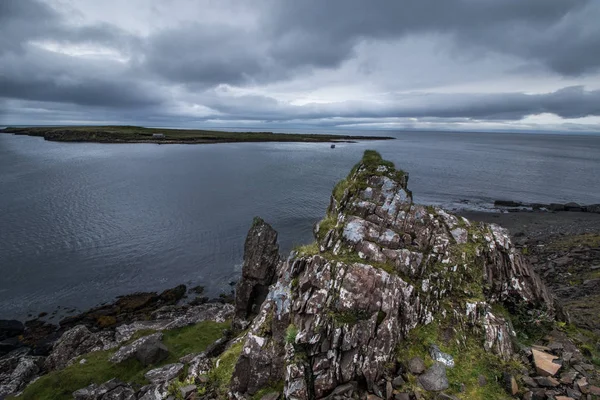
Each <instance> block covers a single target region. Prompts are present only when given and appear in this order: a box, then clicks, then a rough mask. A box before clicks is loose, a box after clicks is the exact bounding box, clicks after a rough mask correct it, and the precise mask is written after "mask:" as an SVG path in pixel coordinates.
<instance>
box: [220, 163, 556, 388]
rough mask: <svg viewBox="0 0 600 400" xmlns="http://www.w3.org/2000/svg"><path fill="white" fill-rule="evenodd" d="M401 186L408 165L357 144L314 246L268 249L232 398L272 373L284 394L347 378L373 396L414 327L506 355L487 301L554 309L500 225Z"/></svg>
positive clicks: (500, 319) (501, 328) (499, 318)
mask: <svg viewBox="0 0 600 400" xmlns="http://www.w3.org/2000/svg"><path fill="white" fill-rule="evenodd" d="M407 184H408V174H407V173H405V172H403V171H401V170H397V169H396V168H395V167H394V165H393V164H392V163H390V162H389V161H385V160H383V159H382V158H381V156H380V155H379V154H378V153H376V152H374V151H367V152H365V155H364V157H363V159H362V160H361V162H360V163H359V164H357V165H356V166H355V167H354V168H353V169H352V171H351V172H350V174H349V175H348V177H347V178H346V179H345V180H343V181H342V182H340V183H339V184H338V185H336V187H335V188H334V190H333V194H332V196H331V200H330V205H329V208H328V210H327V215H326V217H325V218H324V219H323V220H322V221H321V222H320V223H318V224H317V226H316V227H315V237H316V240H317V242H316V245H315V246H306V247H304V248H302V250H301V251H299V252H293V253H292V254H291V256H290V257H289V258H288V259H287V260H285V261H283V260H281V259H279V258H277V259H276V258H274V257H273V256H272V255H270V256H269V257H267V260H268V261H269V263H271V264H272V263H273V262H275V261H277V267H276V271H277V272H276V276H275V278H274V283H273V284H272V285H271V287H270V290H269V292H268V294H267V295H266V298H265V301H264V302H263V303H262V305H261V306H260V309H259V310H258V313H257V315H256V317H255V318H254V319H253V320H252V322H251V323H250V326H249V328H248V331H247V333H246V334H245V337H244V339H243V347H242V351H241V353H240V356H239V359H238V360H237V363H236V366H235V369H234V372H233V376H232V381H231V387H230V395H231V396H233V397H237V398H241V397H242V396H252V395H254V394H255V393H257V392H259V390H261V389H263V388H265V387H268V386H270V385H273V384H274V383H276V382H281V381H283V382H285V389H284V395H285V396H286V398H289V399H318V398H322V397H325V396H327V395H329V394H331V393H332V392H333V391H334V389H335V388H336V387H339V386H341V385H344V384H347V383H350V382H354V383H356V382H358V384H359V385H360V386H362V387H364V388H365V389H366V390H369V391H371V392H374V393H380V394H382V396H383V392H384V391H385V388H386V384H385V381H384V378H385V377H389V376H396V375H393V374H395V372H396V369H397V368H398V365H397V362H396V361H397V359H398V357H399V356H400V358H402V355H399V354H398V349H399V348H403V347H406V346H403V345H405V344H406V343H405V341H406V340H407V338H408V337H409V334H410V332H411V331H413V330H414V329H415V328H416V327H419V326H426V325H428V324H431V323H432V322H434V321H435V322H436V323H439V324H442V323H445V324H446V325H450V326H452V327H453V330H454V332H456V333H457V334H456V338H455V339H454V340H456V341H457V342H458V343H463V342H465V343H466V337H467V336H468V337H469V338H470V339H471V341H472V340H475V341H476V342H478V343H481V347H483V348H485V350H486V351H488V352H490V353H493V354H495V355H496V356H497V357H498V359H499V360H509V359H510V358H511V357H512V356H513V354H514V348H513V341H512V339H513V337H514V331H513V329H512V326H511V324H510V321H508V320H507V319H506V318H505V317H504V315H502V313H498V312H496V311H495V309H494V308H493V307H496V306H497V307H500V308H504V309H507V310H509V311H510V310H511V309H513V308H514V307H525V308H542V309H544V310H545V311H546V312H547V313H549V314H550V315H551V314H552V313H554V308H553V300H552V298H551V296H550V294H549V293H548V291H547V289H546V288H545V286H544V285H543V284H542V282H541V281H540V279H539V278H538V277H537V276H536V275H535V273H534V272H533V271H532V269H531V268H530V266H529V265H528V264H527V263H526V262H525V261H524V260H523V258H522V257H521V255H520V254H519V253H518V252H517V251H516V250H515V248H514V247H513V246H512V244H511V241H510V238H509V236H508V234H507V232H506V231H505V230H504V229H502V228H500V227H499V226H495V225H484V224H477V225H476V224H472V223H471V222H469V221H468V220H466V219H464V218H459V217H456V216H454V215H452V214H450V213H448V212H446V211H444V210H442V209H440V208H437V207H431V206H423V205H418V204H415V203H414V202H413V199H412V193H411V192H410V190H408V187H407ZM271 237H272V236H271ZM248 240H250V239H248ZM247 243H248V241H247ZM269 243H270V242H269ZM269 247H270V248H271V249H273V246H272V245H270V246H269ZM271 253H272V252H271ZM253 258H254V259H260V258H261V255H260V254H254V256H253ZM290 326H293V327H294V329H295V330H296V334H295V335H294V336H293V338H292V339H290V338H289V336H290V335H286V331H287V330H288V327H290ZM286 337H287V338H288V340H287V341H286ZM461 340H462V341H461ZM438 350H439V349H438ZM445 356H452V355H444V357H445ZM447 362H448V363H449V361H447ZM442 365H443V364H442ZM436 368H437V367H436ZM382 382H383V383H382ZM354 383H353V384H354ZM388 386H389V385H388ZM441 386H445V385H441ZM441 386H440V387H441ZM384 397H385V396H384Z"/></svg>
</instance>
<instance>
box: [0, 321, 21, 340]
mask: <svg viewBox="0 0 600 400" xmlns="http://www.w3.org/2000/svg"><path fill="white" fill-rule="evenodd" d="M23 332H25V325H23V323H22V322H20V321H17V320H6V319H0V341H1V340H4V339H8V338H12V337H15V336H18V335H21V334H22V333H23Z"/></svg>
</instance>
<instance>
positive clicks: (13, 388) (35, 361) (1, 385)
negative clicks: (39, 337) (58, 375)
mask: <svg viewBox="0 0 600 400" xmlns="http://www.w3.org/2000/svg"><path fill="white" fill-rule="evenodd" d="M43 361H44V359H43V358H42V357H34V356H30V355H29V350H28V349H18V350H15V351H13V352H11V353H9V354H7V355H5V356H4V357H2V358H1V359H0V399H1V398H4V396H6V395H8V394H11V393H16V392H18V391H20V390H23V389H24V388H25V386H26V385H27V384H28V383H29V382H31V381H32V380H33V379H34V378H36V377H37V376H38V375H39V374H40V373H41V371H42V366H43Z"/></svg>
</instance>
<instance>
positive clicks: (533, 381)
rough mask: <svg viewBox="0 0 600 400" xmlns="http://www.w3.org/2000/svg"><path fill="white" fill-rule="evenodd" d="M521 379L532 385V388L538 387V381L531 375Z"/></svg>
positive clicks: (526, 384)
mask: <svg viewBox="0 0 600 400" xmlns="http://www.w3.org/2000/svg"><path fill="white" fill-rule="evenodd" d="M521 380H522V381H523V383H524V384H525V386H528V387H531V388H536V387H538V384H537V383H536V381H535V380H534V379H533V378H532V377H530V376H523V377H522V378H521Z"/></svg>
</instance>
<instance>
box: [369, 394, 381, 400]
mask: <svg viewBox="0 0 600 400" xmlns="http://www.w3.org/2000/svg"><path fill="white" fill-rule="evenodd" d="M367 400H382V399H381V397H379V396H376V395H374V394H372V393H369V394H367Z"/></svg>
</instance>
